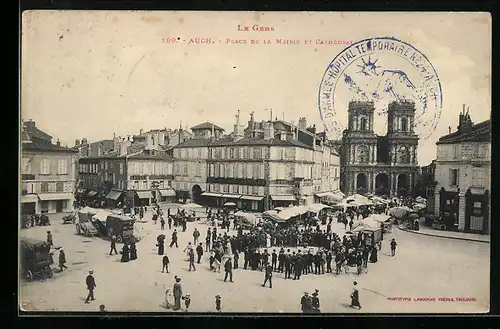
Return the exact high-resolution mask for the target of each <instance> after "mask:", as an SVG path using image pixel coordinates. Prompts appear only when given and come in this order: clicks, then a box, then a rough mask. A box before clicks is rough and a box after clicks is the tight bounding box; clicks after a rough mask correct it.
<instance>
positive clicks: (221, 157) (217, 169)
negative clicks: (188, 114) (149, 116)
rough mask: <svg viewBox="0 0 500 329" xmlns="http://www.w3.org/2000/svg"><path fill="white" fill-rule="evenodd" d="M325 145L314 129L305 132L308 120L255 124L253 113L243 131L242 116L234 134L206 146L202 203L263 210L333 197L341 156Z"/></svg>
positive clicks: (307, 129)
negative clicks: (206, 155)
mask: <svg viewBox="0 0 500 329" xmlns="http://www.w3.org/2000/svg"><path fill="white" fill-rule="evenodd" d="M325 142H326V139H325V135H324V134H323V135H316V131H315V127H310V128H306V121H305V118H301V119H300V120H299V125H298V126H294V125H293V124H291V123H287V122H285V121H281V120H269V121H261V122H256V121H254V118H253V114H251V115H250V120H249V121H248V125H247V127H246V128H245V129H244V126H243V125H241V123H240V115H239V113H238V115H237V116H236V123H235V125H234V129H233V133H232V134H231V136H228V137H224V138H221V139H218V140H215V141H212V142H211V143H209V144H208V159H207V164H208V177H207V181H206V182H207V184H206V190H205V192H204V193H202V194H201V196H202V199H201V202H202V203H204V204H208V205H212V206H222V205H223V204H224V203H226V202H234V203H236V204H237V206H238V208H240V209H246V210H249V211H264V210H268V209H273V208H274V207H276V206H288V205H290V204H308V203H313V202H314V201H315V200H316V201H317V199H321V197H324V196H326V195H327V194H329V193H330V194H333V192H336V191H338V189H339V186H338V183H339V176H340V166H339V156H338V154H336V153H335V152H334V151H333V150H332V149H331V148H330V147H329V146H328V145H326V144H325ZM321 194H323V196H322V195H321ZM315 196H316V199H315Z"/></svg>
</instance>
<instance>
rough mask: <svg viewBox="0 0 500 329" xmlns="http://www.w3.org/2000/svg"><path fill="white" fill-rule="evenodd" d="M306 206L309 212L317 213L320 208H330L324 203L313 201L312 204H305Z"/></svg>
mask: <svg viewBox="0 0 500 329" xmlns="http://www.w3.org/2000/svg"><path fill="white" fill-rule="evenodd" d="M307 208H308V209H309V210H310V211H311V212H314V213H318V212H320V211H321V210H323V209H325V208H331V207H329V206H327V205H324V204H321V203H314V204H312V205H309V206H307Z"/></svg>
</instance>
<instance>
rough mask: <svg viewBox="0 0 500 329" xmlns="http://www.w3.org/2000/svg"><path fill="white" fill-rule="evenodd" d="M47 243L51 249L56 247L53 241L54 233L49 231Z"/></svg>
mask: <svg viewBox="0 0 500 329" xmlns="http://www.w3.org/2000/svg"><path fill="white" fill-rule="evenodd" d="M47 243H48V244H49V246H51V247H52V246H53V245H54V241H53V240H52V233H50V231H47Z"/></svg>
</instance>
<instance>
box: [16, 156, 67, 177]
mask: <svg viewBox="0 0 500 329" xmlns="http://www.w3.org/2000/svg"><path fill="white" fill-rule="evenodd" d="M30 161H31V160H30V159H26V158H25V159H22V163H21V166H22V167H23V171H25V172H27V173H28V172H31V165H30ZM68 162H69V161H68V160H67V159H58V160H57V175H67V174H68V173H69V172H68ZM53 163H54V162H53V160H51V159H42V160H41V161H40V175H51V174H55V173H54V172H51V169H52V168H51V164H53Z"/></svg>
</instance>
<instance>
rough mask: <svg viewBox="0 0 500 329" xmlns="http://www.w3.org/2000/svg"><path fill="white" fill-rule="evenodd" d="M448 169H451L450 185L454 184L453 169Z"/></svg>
mask: <svg viewBox="0 0 500 329" xmlns="http://www.w3.org/2000/svg"><path fill="white" fill-rule="evenodd" d="M448 171H449V174H448V176H449V185H450V186H453V169H448Z"/></svg>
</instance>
